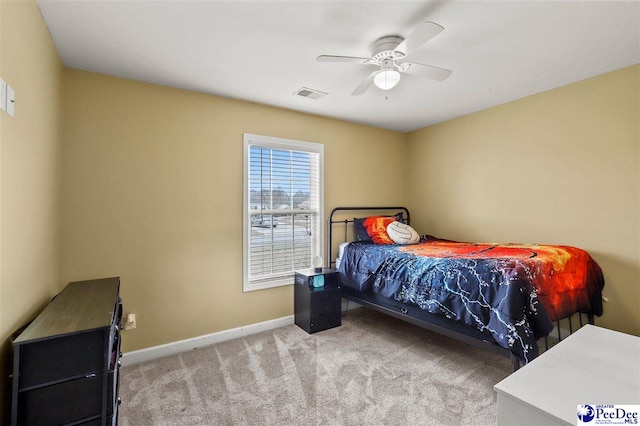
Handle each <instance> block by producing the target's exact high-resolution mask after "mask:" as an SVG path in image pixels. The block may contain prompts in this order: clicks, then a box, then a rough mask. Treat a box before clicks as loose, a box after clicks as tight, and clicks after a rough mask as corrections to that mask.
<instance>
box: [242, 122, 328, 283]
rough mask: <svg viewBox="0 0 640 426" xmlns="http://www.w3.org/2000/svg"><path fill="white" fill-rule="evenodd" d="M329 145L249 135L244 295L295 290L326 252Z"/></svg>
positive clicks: (246, 140)
mask: <svg viewBox="0 0 640 426" xmlns="http://www.w3.org/2000/svg"><path fill="white" fill-rule="evenodd" d="M323 157H324V145H322V144H318V143H311V142H300V141H294V140H287V139H279V138H272V137H267V136H257V135H250V134H245V135H244V214H243V223H244V244H243V248H244V264H243V269H244V276H243V290H244V291H251V290H260V289H263V288H270V287H277V286H282V285H288V284H293V275H294V271H296V270H298V269H305V268H311V267H312V266H314V265H313V261H314V258H316V257H317V256H319V255H320V253H321V250H322V232H323V229H322V212H323V198H324V195H323V170H324V160H323Z"/></svg>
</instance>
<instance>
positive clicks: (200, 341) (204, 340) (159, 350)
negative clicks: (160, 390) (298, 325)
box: [121, 315, 294, 366]
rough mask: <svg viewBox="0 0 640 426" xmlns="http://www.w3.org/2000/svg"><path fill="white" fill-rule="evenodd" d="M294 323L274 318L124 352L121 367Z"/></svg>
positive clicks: (291, 316) (290, 317)
mask: <svg viewBox="0 0 640 426" xmlns="http://www.w3.org/2000/svg"><path fill="white" fill-rule="evenodd" d="M293 323H294V317H293V315H289V316H286V317H282V318H276V319H273V320H269V321H264V322H259V323H256V324H251V325H247V326H244V327H238V328H232V329H229V330H223V331H219V332H217V333H212V334H206V335H204V336H198V337H193V338H191V339H185V340H179V341H177V342H171V343H167V344H164V345H159V346H153V347H150V348H145V349H140V350H137V351H131V352H126V353H125V354H123V355H122V359H121V360H122V365H124V366H126V365H133V364H138V363H140V362H144V361H150V360H152V359H156V358H161V357H164V356H167V355H174V354H177V353H180V352H185V351H190V350H192V349H195V348H199V347H202V346H208V345H213V344H214V343H219V342H224V341H226V340H231V339H237V338H239V337H244V336H249V335H251V334H256V333H260V332H263V331H267V330H273V329H275V328H280V327H284V326H287V325H291V324H293Z"/></svg>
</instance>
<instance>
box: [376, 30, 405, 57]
mask: <svg viewBox="0 0 640 426" xmlns="http://www.w3.org/2000/svg"><path fill="white" fill-rule="evenodd" d="M403 41H404V39H403V38H402V37H399V36H385V37H381V38H379V39H378V40H376V41H375V43H374V44H373V46H374V48H373V53H374V55H373V58H372V59H374V60H377V61H380V62H382V60H384V59H387V58H392V59H400V58H402V57H404V52H400V51H396V52H394V51H393V49H395V48H396V47H398V45H399V44H400V43H402V42H403Z"/></svg>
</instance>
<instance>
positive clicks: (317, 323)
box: [294, 268, 342, 334]
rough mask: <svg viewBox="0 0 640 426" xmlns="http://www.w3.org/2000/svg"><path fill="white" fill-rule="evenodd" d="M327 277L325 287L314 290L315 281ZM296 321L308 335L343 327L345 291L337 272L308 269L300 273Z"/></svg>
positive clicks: (295, 306)
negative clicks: (342, 306)
mask: <svg viewBox="0 0 640 426" xmlns="http://www.w3.org/2000/svg"><path fill="white" fill-rule="evenodd" d="M320 275H323V276H324V286H323V287H313V284H312V283H313V280H317V279H318V276H320ZM294 301H295V305H294V310H295V322H296V325H297V326H298V327H300V328H301V329H303V330H304V331H306V332H307V333H310V334H311V333H315V332H317V331H322V330H327V329H329V328H333V327H338V326H340V324H341V321H342V316H341V304H342V290H341V289H340V281H339V280H338V272H337V271H336V270H335V269H328V268H323V269H322V271H321V272H316V271H315V269H313V268H312V269H305V270H303V271H297V272H296V281H295V285H294Z"/></svg>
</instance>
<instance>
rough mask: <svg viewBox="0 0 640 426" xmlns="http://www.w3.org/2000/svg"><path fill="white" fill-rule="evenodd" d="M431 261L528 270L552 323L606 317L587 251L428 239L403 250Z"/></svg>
mask: <svg viewBox="0 0 640 426" xmlns="http://www.w3.org/2000/svg"><path fill="white" fill-rule="evenodd" d="M399 250H400V251H403V252H405V253H410V254H414V255H416V256H420V257H430V258H443V259H445V258H449V259H453V258H460V259H495V260H496V265H495V266H496V267H498V268H499V269H502V268H500V264H502V265H503V266H504V269H505V270H506V269H510V268H513V266H514V265H517V266H519V267H522V268H524V270H526V271H527V274H528V275H529V277H528V278H530V282H531V283H532V284H533V286H534V287H535V289H536V292H537V295H538V299H539V300H540V302H541V303H542V304H543V305H544V307H545V309H546V310H547V313H548V314H549V317H550V319H551V320H552V321H556V320H558V319H562V318H567V317H569V316H571V315H573V314H574V313H577V312H583V313H588V312H592V313H594V314H595V315H602V299H601V291H602V288H603V287H604V278H603V276H602V270H601V269H600V267H599V266H598V264H597V263H596V262H595V261H594V260H593V259H592V258H591V256H590V255H589V253H587V252H586V251H584V250H582V249H579V248H576V247H571V246H557V245H537V244H492V243H480V244H479V243H465V242H456V241H450V240H442V239H439V238H435V237H431V236H425V237H423V239H422V241H421V242H420V243H419V244H415V245H410V246H403V247H400V248H399Z"/></svg>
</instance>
